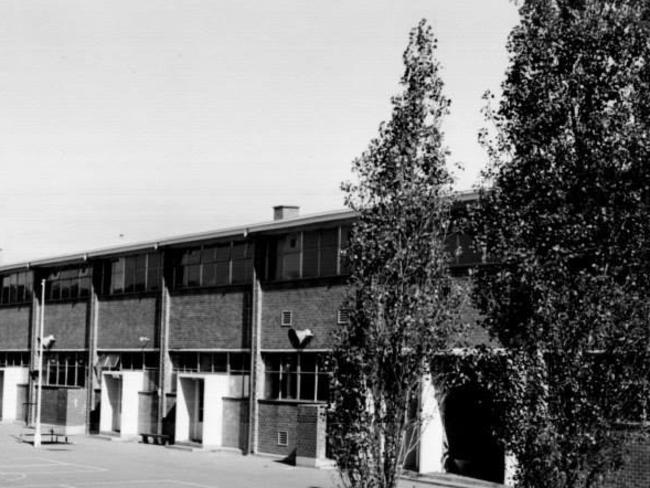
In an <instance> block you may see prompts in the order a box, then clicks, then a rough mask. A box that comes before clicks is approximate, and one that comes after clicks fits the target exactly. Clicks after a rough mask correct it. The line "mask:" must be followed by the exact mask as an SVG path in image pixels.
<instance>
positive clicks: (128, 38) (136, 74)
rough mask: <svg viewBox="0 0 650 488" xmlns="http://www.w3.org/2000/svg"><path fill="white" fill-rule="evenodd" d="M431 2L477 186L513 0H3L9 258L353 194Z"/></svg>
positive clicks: (311, 208) (0, 132) (0, 122)
mask: <svg viewBox="0 0 650 488" xmlns="http://www.w3.org/2000/svg"><path fill="white" fill-rule="evenodd" d="M422 17H425V18H427V19H428V20H429V21H430V22H431V24H432V25H433V27H434V30H435V33H436V35H437V37H438V39H439V49H438V58H439V60H440V61H441V63H442V65H443V71H442V77H443V79H444V81H445V85H446V89H445V91H446V94H447V95H448V96H449V97H450V98H451V99H452V107H451V108H452V114H451V116H449V117H448V119H447V120H446V122H445V124H444V126H443V127H444V131H445V137H446V144H447V145H448V146H449V148H450V149H451V151H452V156H451V159H450V162H456V161H461V162H463V164H464V165H465V168H466V169H465V172H464V173H463V174H462V175H460V178H459V181H458V188H459V189H467V188H470V187H471V185H472V184H473V183H474V182H475V180H476V176H477V174H478V171H479V170H480V168H481V167H482V166H483V165H484V163H485V154H484V153H483V151H482V150H481V148H480V147H479V146H478V144H477V143H476V135H477V131H478V129H479V128H480V127H481V126H482V125H483V121H482V118H481V115H480V113H479V110H480V108H481V106H482V101H481V94H482V93H483V92H484V91H485V90H486V89H492V90H498V88H499V85H500V83H501V81H502V78H503V74H504V70H505V67H506V62H507V55H506V50H505V42H506V38H507V35H508V32H509V31H510V29H511V28H512V26H513V25H514V24H515V22H516V20H517V15H516V8H515V6H514V5H513V4H512V3H511V2H510V1H509V0H423V1H419V0H399V1H397V0H395V1H390V0H363V1H362V0H309V1H305V0H57V1H52V0H40V1H39V0H0V184H1V186H0V248H2V249H3V250H2V252H0V262H1V263H2V264H9V263H11V262H16V261H24V260H30V259H34V258H37V257H43V256H49V255H58V254H61V253H67V252H74V251H80V250H84V249H91V248H97V247H106V246H110V245H119V244H126V243H129V242H135V241H141V240H146V239H154V238H157V237H162V236H170V235H174V234H179V233H186V232H198V231H202V230H207V229H213V228H219V227H227V226H232V225H240V224H246V223H252V222H257V221H263V220H268V219H270V218H271V206H273V205H277V204H295V205H300V206H301V213H311V212H319V211H324V210H334V209H338V208H341V207H342V204H343V200H342V195H341V192H340V190H339V184H340V182H341V181H342V180H345V179H348V178H349V177H350V162H351V161H352V159H353V158H354V157H356V156H358V155H359V154H361V152H362V151H363V150H364V149H365V148H366V147H367V145H368V142H369V141H370V139H371V138H372V137H374V136H375V135H376V134H377V127H378V125H379V123H380V122H381V121H382V120H384V119H387V118H388V117H389V115H390V102H389V100H390V96H391V95H394V94H396V93H398V91H399V86H398V81H399V78H400V76H401V73H402V59H401V54H402V51H403V50H404V48H405V47H406V43H407V39H408V32H409V30H410V29H411V28H412V27H413V26H415V25H416V24H417V22H418V21H419V19H421V18H422ZM120 235H122V236H123V237H120Z"/></svg>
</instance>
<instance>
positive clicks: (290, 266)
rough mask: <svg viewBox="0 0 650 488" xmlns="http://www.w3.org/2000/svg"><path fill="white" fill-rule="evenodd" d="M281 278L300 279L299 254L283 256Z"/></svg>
mask: <svg viewBox="0 0 650 488" xmlns="http://www.w3.org/2000/svg"><path fill="white" fill-rule="evenodd" d="M282 278H283V279H293V278H300V254H297V253H296V254H285V255H284V256H283V259H282Z"/></svg>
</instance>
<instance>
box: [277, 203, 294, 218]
mask: <svg viewBox="0 0 650 488" xmlns="http://www.w3.org/2000/svg"><path fill="white" fill-rule="evenodd" d="M299 213H300V207H298V206H296V205H276V206H275V207H273V220H282V219H290V218H292V217H298V215H299Z"/></svg>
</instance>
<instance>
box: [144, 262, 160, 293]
mask: <svg viewBox="0 0 650 488" xmlns="http://www.w3.org/2000/svg"><path fill="white" fill-rule="evenodd" d="M159 289H160V268H158V267H157V266H156V267H153V268H149V269H147V290H149V291H153V290H159Z"/></svg>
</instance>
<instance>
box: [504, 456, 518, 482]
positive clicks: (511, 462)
mask: <svg viewBox="0 0 650 488" xmlns="http://www.w3.org/2000/svg"><path fill="white" fill-rule="evenodd" d="M505 466H506V467H505V473H504V475H503V484H505V485H506V486H515V475H516V474H517V469H518V467H519V465H518V462H517V457H516V456H515V455H514V454H508V453H506V460H505Z"/></svg>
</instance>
